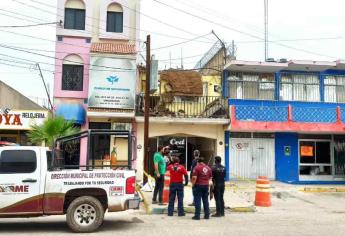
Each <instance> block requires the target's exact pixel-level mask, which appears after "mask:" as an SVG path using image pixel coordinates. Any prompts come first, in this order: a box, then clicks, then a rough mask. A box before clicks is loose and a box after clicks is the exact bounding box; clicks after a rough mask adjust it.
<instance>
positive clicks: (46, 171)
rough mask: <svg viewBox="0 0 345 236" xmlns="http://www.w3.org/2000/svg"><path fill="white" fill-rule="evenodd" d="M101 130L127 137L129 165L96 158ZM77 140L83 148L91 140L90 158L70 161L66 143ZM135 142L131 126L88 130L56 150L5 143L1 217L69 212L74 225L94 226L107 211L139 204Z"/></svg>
mask: <svg viewBox="0 0 345 236" xmlns="http://www.w3.org/2000/svg"><path fill="white" fill-rule="evenodd" d="M97 135H103V136H104V135H111V136H112V137H113V138H117V137H120V138H122V139H123V138H126V137H127V138H128V147H129V148H128V165H124V166H111V165H110V162H105V164H104V163H102V165H101V166H97V165H96V164H95V163H100V161H98V162H97V160H94V159H93V158H92V157H91V153H92V152H91V151H90V150H91V149H92V147H91V146H92V142H91V141H90V140H91V139H92V137H94V136H97ZM84 139H85V140H84ZM78 140H79V141H78ZM80 140H84V141H85V142H84V141H80ZM76 141H77V144H78V145H79V146H80V147H81V148H80V150H81V149H82V146H83V145H82V144H81V143H86V145H84V148H86V150H88V151H87V152H84V153H85V154H86V156H87V157H86V158H84V159H85V164H79V165H77V166H75V165H74V166H73V165H66V164H65V163H66V162H65V161H64V158H65V157H64V156H63V155H62V154H61V153H63V148H64V147H65V148H67V146H66V144H68V142H74V143H76ZM64 144H65V145H64ZM61 147H62V149H60V148H61ZM130 147H131V137H130V134H129V133H128V132H126V131H121V132H117V131H86V132H82V133H79V134H77V135H72V136H68V137H64V138H60V139H58V140H57V141H56V144H55V149H54V150H53V152H51V151H49V150H48V149H47V148H44V147H34V146H22V147H21V146H8V147H0V217H34V216H43V215H63V214H66V219H67V224H68V226H69V227H70V228H71V229H72V230H73V231H75V232H92V231H94V230H96V229H98V227H99V226H100V225H101V224H102V222H103V218H104V213H105V211H108V212H116V211H124V210H127V209H137V208H138V207H139V202H140V199H139V197H138V196H137V195H136V191H135V184H136V179H135V172H134V170H132V169H131V151H130V149H131V148H130ZM80 153H81V154H80V157H79V158H80V161H79V163H81V162H82V160H83V158H82V155H83V151H80ZM101 162H102V160H101ZM107 164H109V166H108V165H107Z"/></svg>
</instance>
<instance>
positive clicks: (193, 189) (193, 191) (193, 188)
mask: <svg viewBox="0 0 345 236" xmlns="http://www.w3.org/2000/svg"><path fill="white" fill-rule="evenodd" d="M192 194H193V204H194V206H195V186H194V187H192Z"/></svg>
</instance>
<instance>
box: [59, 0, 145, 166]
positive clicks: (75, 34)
mask: <svg viewBox="0 0 345 236" xmlns="http://www.w3.org/2000/svg"><path fill="white" fill-rule="evenodd" d="M57 7H58V11H57V20H58V21H60V20H61V21H62V22H63V23H62V24H61V26H60V27H58V28H57V32H56V37H57V42H56V58H57V59H56V61H55V78H54V108H55V113H56V114H57V115H60V116H63V117H64V118H65V119H66V120H73V121H74V122H75V124H76V125H78V126H80V127H81V128H82V129H88V128H92V129H121V130H123V129H127V130H131V131H132V132H133V133H134V135H135V130H136V127H135V125H133V124H134V115H135V113H134V107H135V87H136V86H135V85H136V80H137V72H136V57H137V51H138V50H137V48H138V45H137V42H138V40H139V30H138V29H139V10H140V2H139V0H58V6H57ZM92 142H93V146H95V147H97V148H95V149H94V150H92V152H93V153H92V154H93V155H94V156H95V157H96V158H97V159H99V160H102V159H103V158H104V157H105V156H106V155H109V154H110V152H111V151H112V150H113V148H114V147H115V148H116V147H119V146H121V145H127V144H125V143H126V142H125V141H124V140H121V139H115V138H114V137H113V138H107V137H103V136H97V137H95V138H94V139H93V140H92ZM82 145H83V144H82ZM109 147H110V148H109ZM81 150H83V148H82V149H81ZM117 150H118V152H120V153H117V155H118V157H119V160H118V161H119V162H120V163H121V157H126V158H127V151H126V150H128V149H126V148H117ZM74 152H76V153H77V152H79V151H74ZM81 152H83V151H81ZM71 156H73V153H71ZM80 156H81V159H83V156H85V155H80Z"/></svg>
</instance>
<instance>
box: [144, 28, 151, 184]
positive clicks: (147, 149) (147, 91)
mask: <svg viewBox="0 0 345 236" xmlns="http://www.w3.org/2000/svg"><path fill="white" fill-rule="evenodd" d="M150 77H151V36H150V35H147V39H146V81H145V97H144V98H145V100H144V102H145V108H144V171H146V173H148V171H149V158H150V157H149V153H150V146H149V119H150ZM146 181H147V177H146V176H145V175H144V182H146Z"/></svg>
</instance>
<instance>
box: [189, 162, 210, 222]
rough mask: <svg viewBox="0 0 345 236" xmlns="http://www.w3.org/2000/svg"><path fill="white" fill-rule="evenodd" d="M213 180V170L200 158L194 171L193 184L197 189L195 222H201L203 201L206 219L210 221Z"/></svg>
mask: <svg viewBox="0 0 345 236" xmlns="http://www.w3.org/2000/svg"><path fill="white" fill-rule="evenodd" d="M211 179H212V170H211V168H210V167H209V166H208V165H206V164H205V163H204V158H203V157H199V158H198V164H197V165H196V167H195V168H194V169H193V174H192V184H193V187H194V188H195V196H194V197H195V214H194V216H193V218H192V219H193V220H200V210H201V199H202V204H203V205H204V213H205V215H204V219H210V208H209V202H208V194H209V186H210V183H212V182H211Z"/></svg>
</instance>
